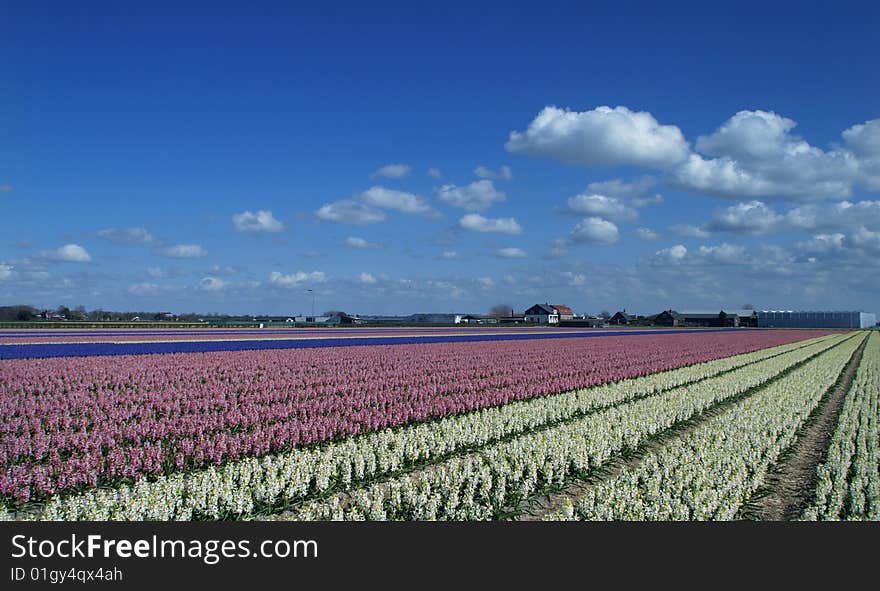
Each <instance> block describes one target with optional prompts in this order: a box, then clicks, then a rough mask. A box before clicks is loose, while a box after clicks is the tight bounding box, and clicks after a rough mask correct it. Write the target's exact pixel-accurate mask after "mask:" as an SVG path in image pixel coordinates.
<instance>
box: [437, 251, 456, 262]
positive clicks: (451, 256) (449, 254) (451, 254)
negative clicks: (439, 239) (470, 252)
mask: <svg viewBox="0 0 880 591" xmlns="http://www.w3.org/2000/svg"><path fill="white" fill-rule="evenodd" d="M440 258H441V259H444V260H447V261H455V260H458V259H460V258H461V255H459V254H458V253H457V252H456V251H454V250H445V251H443V252H442V253H440Z"/></svg>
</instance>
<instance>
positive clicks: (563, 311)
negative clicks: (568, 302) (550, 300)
mask: <svg viewBox="0 0 880 591" xmlns="http://www.w3.org/2000/svg"><path fill="white" fill-rule="evenodd" d="M550 307H551V308H553V309H554V310H556V311H557V312H559V315H560V316H574V312H572V311H571V308H569V307H568V306H557V305H556V304H550Z"/></svg>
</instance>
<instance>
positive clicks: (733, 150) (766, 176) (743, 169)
mask: <svg viewBox="0 0 880 591" xmlns="http://www.w3.org/2000/svg"><path fill="white" fill-rule="evenodd" d="M796 125H797V124H796V123H795V122H794V121H792V120H791V119H788V118H786V117H782V116H781V115H778V114H776V113H773V112H768V111H760V110H758V111H740V112H738V113H737V114H735V115H734V116H733V117H731V118H730V119H728V120H727V121H726V122H725V123H723V124H722V125H721V127H719V128H718V129H717V130H716V131H715V132H714V133H712V134H710V135H708V136H700V137H699V138H698V139H697V144H696V147H697V150H698V151H700V152H702V153H704V154H706V155H708V156H713V157H714V158H710V159H706V158H704V157H703V156H701V155H699V154H691V155H690V157H689V158H688V160H687V161H686V162H685V163H683V164H682V165H681V166H679V167H677V168H676V169H675V170H674V171H673V172H672V174H671V176H670V179H669V182H670V183H671V184H672V185H673V186H676V187H678V188H681V189H685V190H691V191H699V192H701V193H706V194H708V195H714V196H718V197H726V198H734V199H742V198H767V199H793V200H803V201H810V200H818V199H825V198H845V197H848V196H849V195H850V193H851V192H852V184H853V182H854V180H855V179H856V177H857V176H858V172H859V161H858V159H857V157H856V156H855V155H854V154H853V152H851V151H848V150H838V149H835V150H831V151H827V152H826V151H823V150H821V149H820V148H817V147H815V146H811V145H810V144H808V143H807V142H806V141H804V140H803V139H801V138H800V137H798V136H796V135H794V134H793V133H791V132H792V130H793V129H794V127H795V126H796Z"/></svg>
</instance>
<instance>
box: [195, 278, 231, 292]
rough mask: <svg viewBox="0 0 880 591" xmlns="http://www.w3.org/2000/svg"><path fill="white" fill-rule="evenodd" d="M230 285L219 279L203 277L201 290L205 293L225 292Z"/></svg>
mask: <svg viewBox="0 0 880 591" xmlns="http://www.w3.org/2000/svg"><path fill="white" fill-rule="evenodd" d="M228 285H229V283H228V282H226V281H224V280H223V279H220V278H219V277H211V276H208V277H202V280H201V281H200V282H199V288H201V289H202V290H204V291H223V290H224V289H225V288H226V287H227V286H228Z"/></svg>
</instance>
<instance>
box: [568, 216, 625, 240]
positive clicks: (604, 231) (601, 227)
mask: <svg viewBox="0 0 880 591" xmlns="http://www.w3.org/2000/svg"><path fill="white" fill-rule="evenodd" d="M618 237H619V232H618V230H617V226H616V225H615V224H614V223H612V222H609V221H608V220H605V219H602V218H599V217H589V218H586V219H584V220H582V221H581V222H580V223H578V225H577V226H575V227H574V230H572V231H571V240H572V241H573V242H579V243H586V244H597V245H611V244H614V243H615V242H617V239H618Z"/></svg>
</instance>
